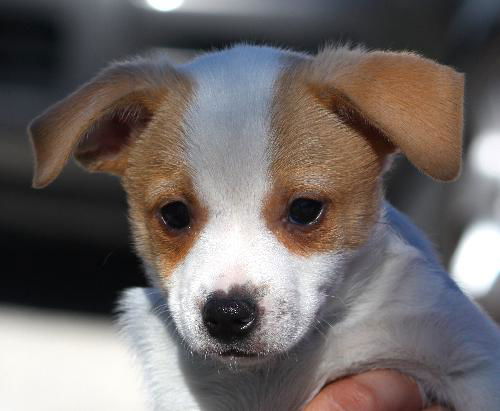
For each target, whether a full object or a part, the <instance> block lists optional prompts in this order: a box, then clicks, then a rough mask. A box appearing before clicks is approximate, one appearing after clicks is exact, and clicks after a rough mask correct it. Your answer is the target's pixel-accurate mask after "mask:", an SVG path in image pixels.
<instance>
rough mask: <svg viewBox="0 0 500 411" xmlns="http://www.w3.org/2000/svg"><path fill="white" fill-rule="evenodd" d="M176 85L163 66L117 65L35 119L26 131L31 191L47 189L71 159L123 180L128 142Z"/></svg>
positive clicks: (141, 62)
mask: <svg viewBox="0 0 500 411" xmlns="http://www.w3.org/2000/svg"><path fill="white" fill-rule="evenodd" d="M176 80H177V81H178V80H180V75H179V74H178V73H176V71H175V69H174V68H173V67H172V66H170V65H169V64H168V63H166V62H165V61H158V59H157V60H155V61H153V60H150V59H136V60H132V61H128V62H124V63H118V64H115V65H112V66H111V67H109V68H107V69H105V70H104V71H103V72H101V73H100V74H99V75H97V76H96V77H95V78H94V79H93V80H91V81H90V82H89V83H87V84H85V85H84V86H82V87H81V88H80V89H78V90H77V91H75V92H74V93H73V94H71V95H69V96H68V97H66V98H65V99H64V100H62V101H60V102H59V103H56V104H55V105H54V106H52V107H50V108H49V109H48V110H47V111H45V112H44V113H43V114H41V115H40V116H39V117H37V118H35V119H34V120H33V121H32V123H31V124H30V125H29V128H28V133H29V135H30V137H31V141H32V144H33V150H34V153H35V173H34V177H33V187H35V188H42V187H45V186H46V185H48V184H50V183H51V182H52V181H53V180H54V179H55V178H56V177H57V176H58V175H59V173H60V172H61V170H62V169H63V167H64V165H65V164H66V163H67V161H68V159H69V158H70V157H71V155H72V154H74V156H75V158H76V159H77V160H78V162H79V163H80V164H82V165H83V166H84V167H85V168H87V169H89V170H91V171H105V172H110V173H112V174H117V175H122V174H123V172H124V170H125V168H126V167H127V151H128V148H129V143H130V142H131V140H132V139H133V138H135V137H136V136H137V135H138V134H139V133H140V132H141V131H142V130H144V128H145V127H146V126H147V124H148V123H149V121H150V120H151V118H152V117H153V115H154V113H155V111H156V110H157V108H158V106H159V104H160V103H161V102H162V100H163V99H164V98H165V95H166V93H168V85H169V84H172V82H173V81H176ZM178 82H179V81H178Z"/></svg>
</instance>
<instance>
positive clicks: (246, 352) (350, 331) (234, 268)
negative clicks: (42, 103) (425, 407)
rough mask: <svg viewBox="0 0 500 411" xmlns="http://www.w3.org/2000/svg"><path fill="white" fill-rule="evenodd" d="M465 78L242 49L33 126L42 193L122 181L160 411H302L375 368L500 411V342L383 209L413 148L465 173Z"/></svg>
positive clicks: (423, 244)
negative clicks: (65, 176)
mask: <svg viewBox="0 0 500 411" xmlns="http://www.w3.org/2000/svg"><path fill="white" fill-rule="evenodd" d="M462 96H463V76H462V75H461V74H458V73H457V72H455V71H454V70H453V69H451V68H448V67H444V66H442V65H439V64H437V63H434V62H432V61H430V60H427V59H425V58H422V57H419V56H417V55H415V54H411V53H393V52H382V51H372V52H367V51H364V50H362V49H349V48H343V47H339V48H332V47H327V48H325V49H324V50H322V51H321V52H319V53H318V54H317V55H315V56H310V55H305V54H300V53H295V52H290V51H286V50H280V49H275V48H268V47H256V46H248V45H240V46H237V47H234V48H230V49H227V50H223V51H220V52H214V53H208V54H205V55H203V56H201V57H199V58H197V59H195V60H194V61H193V62H191V63H188V64H186V65H181V66H177V67H174V66H172V65H171V64H170V63H169V62H168V60H167V58H166V57H165V56H163V55H155V56H151V57H147V58H137V59H133V60H129V61H125V62H122V63H117V64H113V65H112V66H111V67H109V68H107V69H106V70H104V71H103V72H102V73H101V74H99V75H98V76H97V77H96V78H95V79H93V80H92V81H91V82H89V83H88V84H86V85H84V86H83V87H82V88H80V89H79V90H77V91H76V92H75V93H73V94H72V95H70V96H69V97H67V98H66V99H65V100H63V101H61V102H59V103H57V104H56V105H55V106H53V107H51V108H50V109H49V110H48V111H47V112H45V113H44V114H42V115H41V116H40V117H38V118H36V119H35V120H34V122H33V123H32V124H31V126H30V133H31V138H32V142H33V146H34V151H35V155H36V166H35V176H34V186H35V187H43V186H45V185H47V184H49V183H50V182H51V181H52V180H54V179H55V178H56V176H57V175H58V174H59V173H60V172H61V170H62V168H63V166H64V165H65V163H66V162H67V161H68V159H69V158H70V157H71V156H72V155H74V156H75V157H76V159H77V161H78V162H79V163H80V164H81V165H83V166H84V167H85V168H87V169H89V170H91V171H103V172H108V173H113V174H116V175H118V176H120V177H121V181H122V184H123V186H124V188H125V190H126V192H127V193H128V202H129V208H130V221H131V223H132V231H133V236H134V239H135V246H136V249H137V252H138V254H139V255H140V256H141V258H142V260H143V262H144V267H145V270H146V273H147V275H148V277H149V280H150V282H151V285H152V288H149V289H132V290H129V291H127V292H126V293H125V296H124V297H123V299H122V301H121V304H120V307H121V310H122V314H121V317H120V323H121V325H122V327H123V329H124V332H125V334H126V335H127V336H128V338H129V340H130V342H131V344H132V346H133V348H134V349H135V352H136V354H137V356H138V358H139V360H140V362H141V363H142V365H143V367H144V374H145V382H146V385H147V387H148V388H149V390H150V398H151V405H152V408H153V409H155V410H187V409H190V410H273V411H276V410H299V409H301V408H303V407H304V405H305V404H306V403H307V402H308V401H309V400H310V399H311V398H312V397H313V396H314V395H315V394H316V393H317V392H318V391H319V390H320V389H321V388H322V387H323V386H324V385H325V384H326V383H328V382H330V381H333V380H335V379H337V378H340V377H342V376H346V375H349V374H353V373H358V372H363V371H366V370H371V369H376V368H391V369H395V370H399V371H400V372H402V373H404V374H406V375H408V376H410V377H411V378H413V379H414V380H415V381H416V382H417V383H418V385H419V387H420V388H421V392H422V395H423V397H424V398H425V402H426V403H433V404H442V405H447V406H449V407H453V408H454V409H456V410H457V411H470V410H475V411H492V410H500V334H499V331H498V329H497V327H496V326H495V325H494V324H493V323H492V322H491V321H490V319H488V318H487V316H486V315H485V314H484V313H482V312H481V311H480V310H479V309H478V308H477V307H476V306H475V305H474V304H473V303H472V302H471V301H469V300H468V299H467V298H466V297H465V296H464V294H463V293H462V292H461V291H460V289H459V288H458V287H457V286H456V285H455V284H454V283H453V281H452V280H451V279H450V278H449V276H448V275H447V273H446V272H445V271H444V269H443V267H442V266H441V265H440V264H439V262H438V261H437V259H436V257H435V255H434V252H433V250H432V247H431V246H430V245H429V244H428V243H427V241H426V240H425V239H424V238H423V237H422V235H421V234H420V233H419V232H418V230H417V229H416V228H415V227H414V226H413V225H412V224H411V223H410V222H409V221H408V220H407V219H406V218H405V217H404V216H402V215H401V214H400V213H398V212H397V211H396V210H394V209H393V208H392V207H391V206H390V205H388V204H387V203H386V202H384V200H383V189H382V174H383V173H384V171H385V170H387V169H388V168H389V165H390V161H391V158H392V156H393V154H394V153H397V152H402V153H403V154H404V155H406V157H407V158H408V159H409V160H410V161H411V162H412V163H413V164H414V165H415V166H416V167H417V168H418V169H419V170H421V171H422V172H423V173H425V174H427V175H429V176H430V177H432V178H434V179H437V180H443V181H447V180H452V179H454V178H455V177H456V176H457V175H458V173H459V169H460V162H461V133H462Z"/></svg>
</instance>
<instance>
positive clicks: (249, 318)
mask: <svg viewBox="0 0 500 411" xmlns="http://www.w3.org/2000/svg"><path fill="white" fill-rule="evenodd" d="M202 318H203V324H204V325H205V327H206V329H207V331H208V333H209V334H210V335H211V336H212V337H214V338H215V339H217V340H218V341H220V342H222V343H233V342H236V341H239V340H242V339H244V338H245V337H247V336H248V335H249V334H250V332H251V331H252V330H253V329H254V328H255V325H256V323H257V309H256V304H255V302H254V301H252V300H251V299H249V298H241V297H239V296H235V295H231V294H227V295H225V296H217V295H213V296H211V297H209V298H208V299H207V302H206V303H205V305H204V306H203V309H202Z"/></svg>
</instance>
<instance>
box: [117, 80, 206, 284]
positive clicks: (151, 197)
mask: <svg viewBox="0 0 500 411" xmlns="http://www.w3.org/2000/svg"><path fill="white" fill-rule="evenodd" d="M191 96H192V85H191V82H190V80H189V79H187V78H185V77H182V78H178V79H177V81H176V82H175V83H174V84H171V86H170V87H169V90H168V93H167V94H166V95H165V96H164V98H162V103H161V105H159V108H158V110H157V111H156V112H155V114H154V116H153V118H152V120H151V122H150V124H149V126H148V127H147V128H146V129H145V130H144V132H143V133H142V134H141V136H140V137H139V138H137V139H136V140H135V141H134V142H133V143H132V144H131V146H130V149H129V157H128V167H127V169H126V171H125V175H124V177H123V185H124V187H125V189H126V191H127V193H128V201H129V208H130V220H131V223H132V226H133V228H134V234H135V244H136V248H137V250H138V253H139V254H140V255H141V256H142V257H143V258H144V259H145V260H146V261H147V262H148V263H150V264H152V265H153V266H154V268H155V269H156V271H157V272H158V273H159V274H160V276H161V277H163V278H168V277H169V276H170V274H171V273H172V271H173V269H174V268H175V267H176V266H177V264H178V263H179V262H180V261H182V260H183V258H184V257H185V256H186V254H187V253H188V251H189V249H190V248H191V247H192V245H193V244H194V242H195V241H196V239H197V237H198V235H199V233H200V231H201V229H202V228H203V226H204V225H205V223H206V220H207V210H206V209H205V208H204V207H203V205H202V204H200V202H199V201H198V199H197V197H196V194H195V192H194V189H193V186H192V181H191V176H190V170H189V168H188V165H187V163H186V155H185V147H184V141H185V139H184V129H183V117H184V113H185V111H186V109H187V107H188V104H189V101H190V98H191ZM177 200H182V201H184V202H185V203H186V204H187V205H188V206H189V209H190V212H191V217H192V220H191V227H190V228H189V229H187V230H185V231H182V232H172V231H169V230H168V229H167V227H165V225H164V224H163V222H162V221H161V218H160V215H159V210H160V208H161V206H163V205H165V204H166V203H168V202H171V201H177Z"/></svg>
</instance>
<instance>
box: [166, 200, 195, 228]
mask: <svg viewBox="0 0 500 411" xmlns="http://www.w3.org/2000/svg"><path fill="white" fill-rule="evenodd" d="M160 214H161V218H162V219H163V222H164V223H165V225H166V226H167V227H169V228H172V229H173V230H182V229H183V228H186V227H189V224H190V222H191V216H190V215H189V209H188V206H187V205H186V204H184V203H183V202H182V201H173V202H172V203H168V204H166V205H164V206H163V207H162V208H161V209H160Z"/></svg>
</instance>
